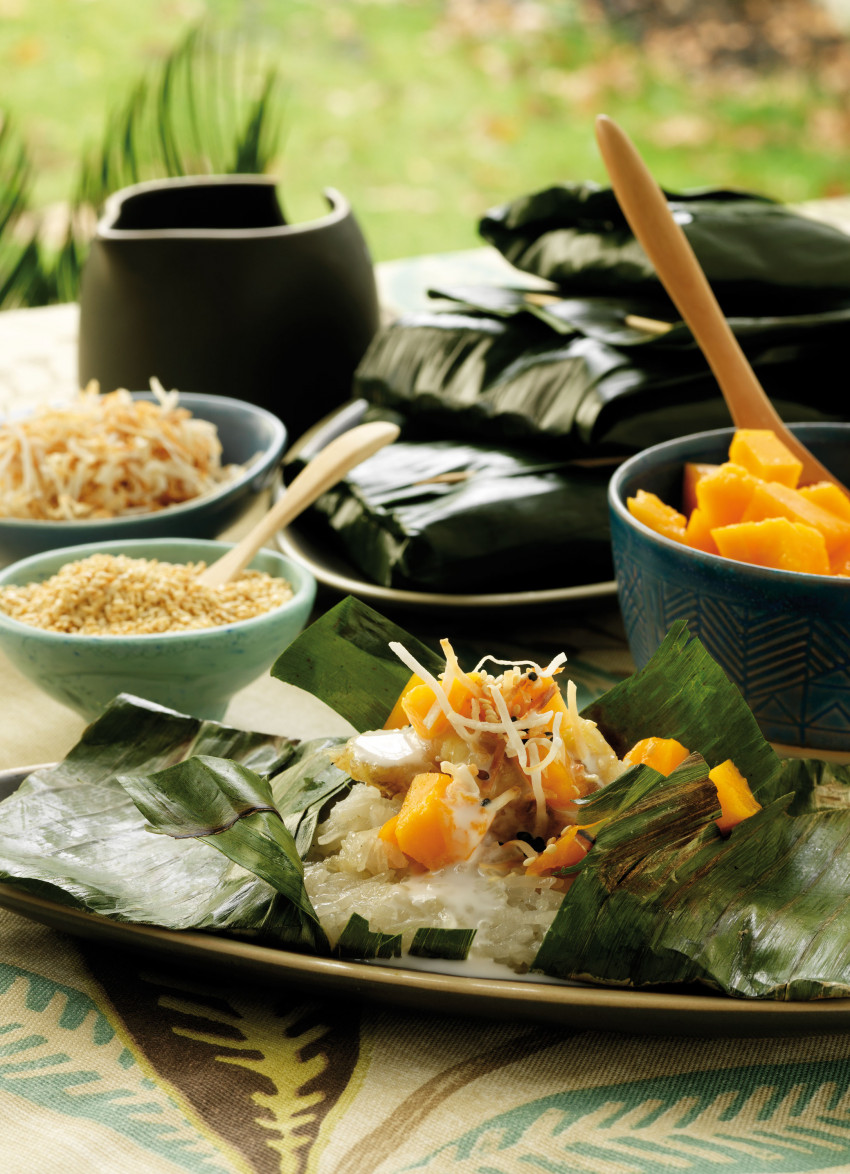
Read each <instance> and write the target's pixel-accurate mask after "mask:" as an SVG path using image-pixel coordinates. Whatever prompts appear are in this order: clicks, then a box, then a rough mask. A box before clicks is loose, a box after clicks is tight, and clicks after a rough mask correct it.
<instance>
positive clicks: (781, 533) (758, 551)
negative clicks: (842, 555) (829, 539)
mask: <svg viewBox="0 0 850 1174" xmlns="http://www.w3.org/2000/svg"><path fill="white" fill-rule="evenodd" d="M711 533H712V537H713V538H714V541H715V542H716V543H717V549H718V550H719V551H720V553H721V554H722V555H723V556H724V557H725V558H732V559H735V560H736V561H737V562H740V563H755V565H756V566H759V567H773V568H775V569H776V570H780V571H803V572H805V573H807V574H810V575H828V574H829V555H828V554H827V552H826V543H825V542H824V538H823V535H822V534H821V533H820V532H819V531H817V530H815V529H813V528H812V527H811V526H804V525H802V523H800V522H789V520H788V519H787V518H766V519H765V520H764V521H761V522H738V523H737V525H734V526H720V527H718V528H717V529H715V530H712V532H711Z"/></svg>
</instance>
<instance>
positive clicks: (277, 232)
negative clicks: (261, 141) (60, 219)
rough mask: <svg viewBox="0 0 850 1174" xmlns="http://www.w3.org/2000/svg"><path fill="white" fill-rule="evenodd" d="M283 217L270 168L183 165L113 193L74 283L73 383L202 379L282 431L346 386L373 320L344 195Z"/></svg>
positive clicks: (358, 241) (321, 409) (198, 382)
mask: <svg viewBox="0 0 850 1174" xmlns="http://www.w3.org/2000/svg"><path fill="white" fill-rule="evenodd" d="M325 198H326V199H327V201H328V204H329V209H330V210H329V212H328V214H327V215H326V216H323V217H320V218H319V219H316V220H313V221H308V222H307V223H305V224H287V223H286V222H285V220H284V217H283V214H282V212H281V208H280V205H279V203H278V199H277V193H276V185H275V180H274V179H273V178H271V177H269V176H261V175H225V176H191V177H186V178H179V179H167V180H155V181H152V182H149V183H140V184H136V185H134V186H133V187H129V188H125V189H123V190H122V191H119V192H116V193H115V194H114V195H113V196H111V197H110V198H109V199H108V201H107V203H106V207H105V212H104V215H103V217H102V218H101V220H100V221H99V222H98V226H97V232H96V235H95V239H94V240H93V242H92V246H91V251H90V254H89V256H88V258H87V261H86V265H85V268H84V271H83V277H82V282H81V290H80V337H79V377H80V386H85V385H86V384H87V383H88V381H89V380H90V379H97V380H98V381H99V383H100V386H101V389H102V390H103V391H110V390H112V389H113V388H116V387H127V388H130V389H131V390H144V389H146V388H147V387H148V385H149V382H150V379H151V376H156V377H157V378H158V379H159V380H160V381H161V382H162V383H163V384H164V385H165V386H166V387H167V388H172V387H176V388H178V389H180V390H183V391H200V392H210V393H213V394H219V395H230V396H235V397H236V398H238V399H244V400H248V401H250V402H252V403H255V404H259V405H260V406H262V407H264V408H267V409H269V410H270V411H272V412H274V413H275V414H276V415H278V416H279V417H280V418H281V419H282V420H283V421H284V423H285V424H286V425H287V427H288V429H289V435H290V436H291V437H292V438H293V439H294V438H296V437H297V436H298V435H299V434H300V433H301V432H302V431H304V430H305V429H306V428H307V427H309V425H311V424H313V423H314V422H315V421H316V420H318V419H320V418H321V417H323V416H324V415H326V414H327V413H328V412H330V411H331V410H332V409H333V408H335V407H336V406H337V405H338V404H341V403H343V402H344V401H345V400H347V399H349V398H350V396H351V381H352V375H353V372H354V369H355V367H356V366H357V364H358V362H359V361H360V358H361V357H362V355H363V352H364V351H365V349H366V347H367V345H368V344H369V341H370V339H371V338H372V335H373V334H374V332H375V330H376V329H377V326H378V318H379V312H378V298H377V291H376V287H375V276H374V270H373V266H372V261H371V258H370V256H369V252H368V249H367V246H366V242H365V241H364V239H363V235H362V233H361V231H360V228H359V226H358V224H357V221H356V220H355V218H354V215H353V213H352V211H351V207H350V205H349V203H348V201H347V200H345V199H344V197H343V196H341V195H340V194H339V193H338V192H335V191H333V190H330V189H329V190H327V191H326V192H325Z"/></svg>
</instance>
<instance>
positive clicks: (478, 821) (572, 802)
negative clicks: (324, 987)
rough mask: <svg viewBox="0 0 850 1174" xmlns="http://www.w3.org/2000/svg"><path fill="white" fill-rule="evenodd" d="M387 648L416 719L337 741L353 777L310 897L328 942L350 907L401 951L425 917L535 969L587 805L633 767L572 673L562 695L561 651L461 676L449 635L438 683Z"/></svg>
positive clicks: (312, 874) (327, 826)
mask: <svg viewBox="0 0 850 1174" xmlns="http://www.w3.org/2000/svg"><path fill="white" fill-rule="evenodd" d="M390 647H391V648H392V650H393V651H394V653H395V654H396V656H397V657H398V658H399V659H400V660H401V661H402V662H403V663H404V664H405V665H406V667H407V668H409V669H410V671H411V674H412V681H411V685H410V686H409V690H410V692H407V691H406V692H405V693H404V694H403V695H402V698H401V699H400V702H399V705H400V706H401V709H402V710H403V711H404V713H405V714H406V715H407V716H408V717H410V719H411V724H410V725H407V726H405V725H403V724H391V723H392V719H391V722H390V723H388V725H389V726H390V728H385V729H382V730H373V731H370V732H367V733H363V734H359V735H357V736H355V737H353V738H351V739H349V740H348V741H347V742H346V743H345V744H344V745H342V746H340V747H338V748H337V750H336V751H335V752H334V755H333V757H334V759H335V761H336V764H337V766H339V767H340V769H342V770H344V771H345V772H346V773H347V774H349V775H350V777H351V778H352V780H353V784H354V785H353V786H352V788H351V790H350V792H349V793H348V795H347V796H346V797H345V798H344V799H342V800H341V801H340V802H338V803H336V804H335V805H334V806H333V808H332V809H331V811H330V813H329V815H328V818H327V820H326V821H325V822H324V823H323V824H321V825H320V826H319V828H318V832H317V835H316V838H315V840H314V843H313V847H312V849H311V852H310V854H309V856H308V858H307V861H306V867H305V884H306V887H307V891H308V893H309V895H310V899H311V901H312V902H313V906H314V908H315V909H316V912H317V913H318V915H319V919H320V921H321V923H322V926H323V927H324V929H325V931H326V932H327V934H328V936H329V938H330V940H331V941H332V942H334V941H336V939H337V938H338V936H339V935H340V934H341V933H342V931H343V929H344V928H345V926H346V924H347V922H348V920H349V918H350V917H351V915H352V914H353V913H358V914H359V915H360V916H361V917H365V918H366V919H367V920H368V922H369V926H370V929H371V930H373V931H377V932H381V933H385V934H401V936H402V944H403V949H404V950H407V949H409V947H410V944H411V942H412V939H413V936H414V934H415V932H416V930H417V929H420V928H428V927H436V928H442V929H456V928H462V929H474V930H475V937H474V940H473V942H472V946H471V948H470V952H469V959H471V960H476V961H478V962H483V961H486V962H487V963H488V964H489V963H497V964H500V965H505V966H508V967H510V968H511V969H512V970H514V971H517V972H522V971H524V970H527V969H528V968H529V966H530V965H531V963H532V962H533V960H534V957H535V955H536V953H537V951H538V950H539V948H540V944H541V942H542V940H543V938H544V936H545V933H546V930H547V929H548V927H549V926H550V925H551V922H552V920H553V918H554V916H555V913H556V911H557V909H558V907H559V906H560V904H561V902H562V900H563V897H564V893H565V892H566V890H567V888H568V887H569V885H570V883H571V878H570V876H569V875H566V873H565V869H566V870H568V868H569V865H570V864H571V863H572V860H573V857H572V856H570V855H569V852H570V845H571V843H572V840H573V839H574V838H575V836H576V832H577V829H578V826H579V820H580V819H581V803H580V800H581V799H582V798H584V797H586V796H587V795H589V794H591V793H592V792H593V791H595V790H598V789H599V788H601V787H604V786H606V785H607V784H608V783H609V782H611V781H612V780H613V779H615V778H616V777H617V776H618V775H619V774H620V773H621V772H622V771H623V770H624V769H625V765H624V764H623V763H622V762H621V761H620V760H619V758H618V757H617V755H616V754H615V753H614V751H613V750H612V748H611V747H610V745H609V744H608V743H607V741H606V740H605V739H604V737H603V736H602V734H601V733H600V731H599V730H598V729H597V727H596V725H595V724H594V723H593V722H591V721H588V720H587V719H585V718H582V717H581V716H580V715H579V713H578V708H577V705H576V698H575V686H574V685H573V684H572V682H570V683H569V684H568V686H567V688H566V690H565V693H566V698H565V699H564V700H561V693H560V690H559V688H558V686H557V684H556V681H555V678H556V677H557V675H558V674H559V673H560V672H561V671H562V668H563V662H564V661H565V659H566V657H565V656H564V655H563V654H561V655H559V656H557V657H555V658H554V659H553V660H552V661H551V662H550V663H549V664H548V665H544V666H540V665H538V664H536V663H534V662H532V661H523V662H522V663H521V664H515V663H510V664H509V663H508V662H502V661H496V660H494V659H493V658H490V657H488V658H485V660H484V661H482V662H481V663H480V664H479V665H478V666H477V667H476V668H475V670H473V672H471V673H465V672H464V671H463V670H462V669H461V667H460V665H459V664H458V662H457V658H456V657H455V654H454V651H453V650H452V648H451V645H450V644H449V642H448V641H443V642H442V647H443V651H444V653H445V656H446V668H445V671H444V672H443V673H442V674H441V675H440V677H439V678H437V677H435V676H434V675H433V674H431V673H429V672H428V671H427V670H426V669H425V668H424V666H422V665H421V664H419V663H418V661H417V660H416V658H415V657H414V656H412V655H411V653H410V652H409V651H408V650H407V649H405V648H404V647H403V646H402V645H400V644H391V645H390ZM486 663H489V664H491V665H492V666H493V667H494V668H496V669H497V670H498V669H499V668H503V670H504V671H502V672H498V671H497V672H496V673H495V674H494V673H491V672H488V671H486V669H485V664H486ZM416 682H418V684H416ZM417 689H418V690H419V691H420V692H419V697H418V700H417V698H416V691H417ZM422 691H426V692H422ZM398 708H399V707H398V706H397V707H396V710H394V713H396V712H397V710H398ZM402 721H403V719H402ZM565 833H566V834H565Z"/></svg>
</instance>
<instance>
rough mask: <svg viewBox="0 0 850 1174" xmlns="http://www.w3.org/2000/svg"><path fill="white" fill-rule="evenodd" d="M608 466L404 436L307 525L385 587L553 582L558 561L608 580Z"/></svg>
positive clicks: (336, 491) (583, 576) (581, 579)
mask: <svg viewBox="0 0 850 1174" xmlns="http://www.w3.org/2000/svg"><path fill="white" fill-rule="evenodd" d="M296 468H297V464H295V463H294V464H293V466H292V469H291V470H290V471H292V472H294V471H295V469H296ZM610 474H611V466H610V465H608V464H603V465H602V466H601V467H596V466H591V467H585V466H582V465H578V464H570V463H569V462H565V461H552V462H546V461H543V460H541V458H540V455H539V454H537V453H534V452H530V451H525V450H522V449H520V448H516V447H514V448H496V447H486V446H484V445H481V444H472V443H463V442H460V441H441V440H435V441H417V440H411V441H407V440H399V441H397V442H396V443H395V444H392V445H390V446H389V447H387V448H384V449H382V450H381V451H380V452H378V453H376V454H375V455H374V456H372V457H370V458H369V459H368V460H367V461H364V462H363V463H362V464H361V465H358V466H357V468H356V469H354V470H352V471H351V472H350V473H349V474H348V475H347V476H346V477H345V478H344V480H342V481H340V482H339V483H338V484H337V485H336V486H334V487H333V488H332V489H330V490H329V491H328V492H326V493H325V494H323V495H322V497H321V498H320V499H319V501H318V502H317V503H316V505H315V506H314V508H313V511H312V521H311V526H310V529H311V533H312V534H313V535H314V537H315V538H316V540H317V541H319V542H321V543H322V544H324V545H327V544H329V543H331V544H333V545H334V546H335V548H337V549H342V550H343V551H344V552H345V554H346V556H347V557H348V559H349V560H350V561H351V562H352V563H353V564H354V565H355V566H356V567H357V568H358V569H359V570H360V572H361V573H362V574H363V575H364V576H366V578H368V579H371V580H372V581H374V582H376V583H380V584H382V585H383V586H386V587H395V588H402V589H404V588H407V589H411V588H412V589H418V590H426V591H427V590H436V591H447V592H450V593H462V592H483V593H493V592H503V591H521V590H529V588H530V587H532V586H533V587H534V588H535V589H540V588H545V587H557V586H560V585H562V584H563V582H564V577H565V570H564V563H565V560H566V562H567V571H566V574H567V575H568V581H569V582H570V583H573V584H579V583H593V582H599V581H605V580H609V579H612V578H613V574H614V571H613V565H612V561H611V547H610V532H609V517H608V501H607V491H608V479H609V477H610ZM530 567H531V568H533V572H531V573H533V583H530V582H529V574H530V571H529V568H530Z"/></svg>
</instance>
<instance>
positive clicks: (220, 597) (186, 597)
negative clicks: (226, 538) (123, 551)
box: [0, 554, 292, 636]
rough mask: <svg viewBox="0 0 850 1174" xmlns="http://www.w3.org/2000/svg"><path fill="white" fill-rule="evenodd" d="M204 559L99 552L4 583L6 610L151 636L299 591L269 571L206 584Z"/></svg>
mask: <svg viewBox="0 0 850 1174" xmlns="http://www.w3.org/2000/svg"><path fill="white" fill-rule="evenodd" d="M205 566H206V564H205V563H203V562H198V563H166V562H160V561H159V560H158V559H135V558H129V557H128V556H126V555H111V554H94V555H90V556H89V557H88V558H84V559H80V560H78V561H76V562H70V563H66V564H65V565H64V566H63V567H60V569H59V570H58V571H57V572H56V574H55V575H52V576H51V577H50V578H49V579H45V580H44V581H43V582H40V583H27V584H25V585H23V586H15V585H10V586H6V587H0V611H3V612H5V614H6V615H8V616H10V617H11V618H12V619H14V620H18V621H19V622H20V623H22V624H30V625H31V626H32V627H36V628H41V629H43V630H45V631H48V632H62V633H65V634H69V635H70V634H75V635H80V636H145V635H157V634H161V633H165V632H186V631H192V630H194V629H199V628H216V627H221V626H223V625H225V624H232V623H238V622H239V621H240V620H248V619H253V618H254V617H255V616H258V615H263V614H264V613H266V612H269V611H272V610H273V609H274V608H276V607H280V606H281V605H282V604H284V603H286V602H287V600H289V599H291V598H292V587H291V586H290V584H289V583H287V582H286V580H285V579H276V578H274V577H273V576H272V575H269V574H266V572H264V571H243V572H242V574H241V575H240V576H239V577H238V578H236V579H233V580H232V581H231V582H229V583H225V584H223V585H222V586H220V587H205V586H203V585H202V584H201V583H199V582H198V575H199V574H200V572H201V571H203V570H204V568H205Z"/></svg>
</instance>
